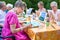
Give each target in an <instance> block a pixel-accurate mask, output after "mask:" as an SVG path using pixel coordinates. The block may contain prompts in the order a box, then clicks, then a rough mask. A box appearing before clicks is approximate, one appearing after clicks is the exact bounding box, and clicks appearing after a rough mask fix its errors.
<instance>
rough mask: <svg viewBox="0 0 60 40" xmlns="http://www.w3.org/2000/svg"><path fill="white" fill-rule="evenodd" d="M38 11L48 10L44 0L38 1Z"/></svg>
mask: <svg viewBox="0 0 60 40" xmlns="http://www.w3.org/2000/svg"><path fill="white" fill-rule="evenodd" d="M38 8H39V9H38V11H40V12H42V11H46V9H45V8H44V3H43V2H42V1H40V2H38Z"/></svg>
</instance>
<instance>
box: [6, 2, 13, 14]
mask: <svg viewBox="0 0 60 40" xmlns="http://www.w3.org/2000/svg"><path fill="white" fill-rule="evenodd" d="M6 7H7V10H5V11H6V13H7V12H8V11H9V10H11V9H12V8H13V5H12V4H10V3H8V4H7V5H6Z"/></svg>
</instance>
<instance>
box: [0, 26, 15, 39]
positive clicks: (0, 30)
mask: <svg viewBox="0 0 60 40" xmlns="http://www.w3.org/2000/svg"><path fill="white" fill-rule="evenodd" d="M1 32H2V27H0V39H6V38H12V40H15V37H14V36H6V37H3V36H2V35H1Z"/></svg>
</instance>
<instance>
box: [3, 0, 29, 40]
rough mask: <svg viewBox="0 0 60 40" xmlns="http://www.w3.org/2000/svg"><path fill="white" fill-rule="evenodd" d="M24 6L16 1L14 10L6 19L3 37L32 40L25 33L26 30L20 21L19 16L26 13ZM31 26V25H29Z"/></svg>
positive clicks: (8, 39)
mask: <svg viewBox="0 0 60 40" xmlns="http://www.w3.org/2000/svg"><path fill="white" fill-rule="evenodd" d="M24 8H25V7H24V4H23V3H22V2H20V1H16V3H15V7H14V9H12V10H10V11H9V12H8V13H7V15H6V19H5V23H4V27H3V29H2V36H3V37H4V36H11V35H13V36H14V37H15V40H30V38H29V37H28V36H27V34H26V33H25V32H24V31H23V29H24V28H27V27H22V26H21V24H20V23H19V21H18V17H17V14H19V13H22V12H23V11H24ZM28 26H29V25H28ZM4 40H12V39H11V38H6V39H4Z"/></svg>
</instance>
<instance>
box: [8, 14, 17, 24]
mask: <svg viewBox="0 0 60 40" xmlns="http://www.w3.org/2000/svg"><path fill="white" fill-rule="evenodd" d="M16 22H17V18H16V16H15V15H13V16H12V17H11V18H10V20H9V24H10V25H13V24H16Z"/></svg>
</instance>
